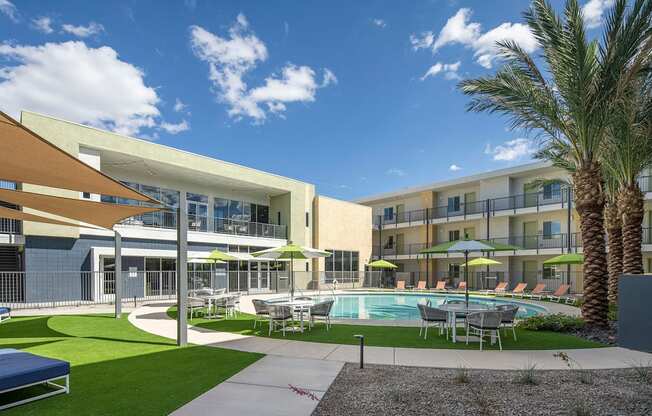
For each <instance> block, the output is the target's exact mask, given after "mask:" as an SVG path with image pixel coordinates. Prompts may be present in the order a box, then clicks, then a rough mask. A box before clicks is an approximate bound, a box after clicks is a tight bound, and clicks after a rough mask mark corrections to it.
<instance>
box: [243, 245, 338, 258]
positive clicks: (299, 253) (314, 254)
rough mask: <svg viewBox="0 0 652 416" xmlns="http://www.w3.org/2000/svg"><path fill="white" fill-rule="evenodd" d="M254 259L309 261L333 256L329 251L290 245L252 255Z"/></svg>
mask: <svg viewBox="0 0 652 416" xmlns="http://www.w3.org/2000/svg"><path fill="white" fill-rule="evenodd" d="M251 255H252V256H254V257H265V258H267V259H290V260H307V259H315V258H319V257H328V256H330V255H331V253H329V252H328V251H324V250H318V249H316V248H311V247H303V246H300V245H298V244H292V243H290V244H288V245H285V246H281V247H273V248H268V249H267V250H261V251H256V252H255V253H251Z"/></svg>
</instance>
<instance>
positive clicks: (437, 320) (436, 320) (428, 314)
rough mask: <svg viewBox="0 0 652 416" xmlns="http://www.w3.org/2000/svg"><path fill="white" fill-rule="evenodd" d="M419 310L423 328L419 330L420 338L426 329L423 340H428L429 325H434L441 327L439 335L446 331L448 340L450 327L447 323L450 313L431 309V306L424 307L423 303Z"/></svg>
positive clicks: (419, 304)
mask: <svg viewBox="0 0 652 416" xmlns="http://www.w3.org/2000/svg"><path fill="white" fill-rule="evenodd" d="M417 308H418V309H419V314H420V315H421V327H420V328H419V336H421V333H422V332H423V331H424V329H425V333H424V335H423V339H428V325H429V324H434V325H439V335H441V334H443V333H444V329H446V338H448V327H447V326H446V323H447V322H448V312H446V311H442V310H441V309H437V308H431V307H430V306H427V305H424V304H422V303H418V304H417Z"/></svg>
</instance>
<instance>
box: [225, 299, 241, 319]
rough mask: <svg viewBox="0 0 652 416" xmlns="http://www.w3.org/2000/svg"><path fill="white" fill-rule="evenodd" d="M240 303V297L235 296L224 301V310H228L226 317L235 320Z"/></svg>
mask: <svg viewBox="0 0 652 416" xmlns="http://www.w3.org/2000/svg"><path fill="white" fill-rule="evenodd" d="M239 303H240V295H239V294H238V295H233V296H229V297H227V298H225V299H224V308H225V309H226V316H227V317H229V316H231V317H233V318H235V316H236V312H237V311H236V309H237V307H238V304H239Z"/></svg>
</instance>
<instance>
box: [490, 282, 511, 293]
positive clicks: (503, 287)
mask: <svg viewBox="0 0 652 416" xmlns="http://www.w3.org/2000/svg"><path fill="white" fill-rule="evenodd" d="M508 286H509V282H498V284H497V285H496V287H495V288H494V289H493V290H492V291H491V293H494V294H496V295H504V294H505V292H507V288H508Z"/></svg>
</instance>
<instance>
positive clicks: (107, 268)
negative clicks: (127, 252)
mask: <svg viewBox="0 0 652 416" xmlns="http://www.w3.org/2000/svg"><path fill="white" fill-rule="evenodd" d="M102 271H104V272H106V273H102V277H103V279H104V285H103V286H104V293H105V294H107V295H111V294H114V293H115V258H114V257H103V258H102Z"/></svg>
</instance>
